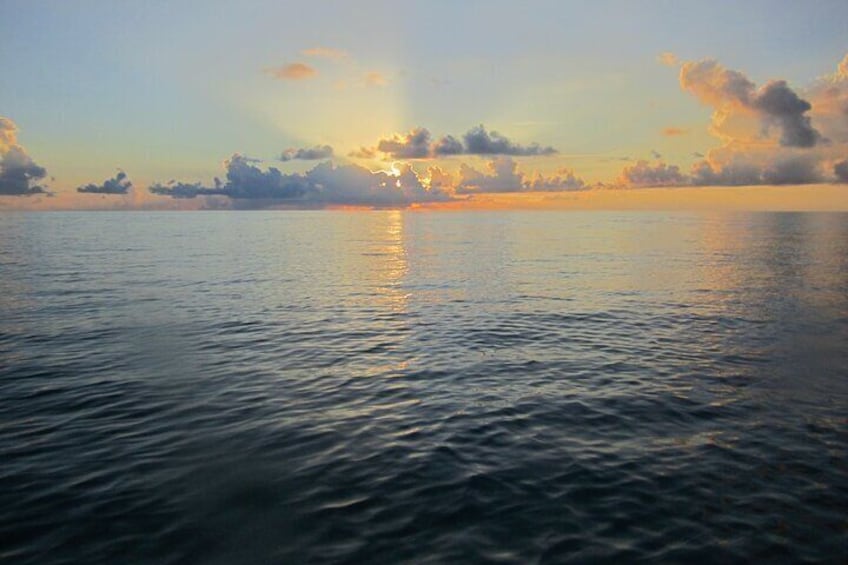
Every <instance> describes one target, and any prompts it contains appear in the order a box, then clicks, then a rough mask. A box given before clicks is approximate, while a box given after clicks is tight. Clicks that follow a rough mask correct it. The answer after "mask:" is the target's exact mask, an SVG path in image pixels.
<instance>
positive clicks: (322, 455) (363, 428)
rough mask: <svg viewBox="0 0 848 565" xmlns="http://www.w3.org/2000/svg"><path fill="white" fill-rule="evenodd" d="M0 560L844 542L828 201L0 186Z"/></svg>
mask: <svg viewBox="0 0 848 565" xmlns="http://www.w3.org/2000/svg"><path fill="white" fill-rule="evenodd" d="M0 273H2V277H1V278H0V561H2V562H3V563H7V562H8V563H37V564H51V563H212V564H218V563H300V562H309V563H325V562H340V563H374V562H377V563H390V562H416V563H418V562H424V563H446V562H462V563H466V562H468V563H471V562H505V563H534V562H540V563H560V562H575V563H584V562H591V563H597V562H615V563H623V562H636V561H646V562H656V561H662V562H696V563H698V562H706V563H710V562H712V563H729V562H741V561H753V562H800V561H809V562H835V563H841V562H844V561H845V560H846V559H848V514H846V510H848V458H846V455H847V454H846V449H847V448H848V419H846V418H848V215H844V214H842V215H840V214H832V215H828V214H750V215H745V214H740V215H694V214H636V213H631V214H618V213H586V214H582V213H547V212H533V213H524V212H511V213H484V212H476V213H455V212H454V213H429V212H428V213H415V212H397V211H386V212H371V213H346V212H269V213H264V212H245V213H236V212H226V213H223V212H219V213H215V212H208V213H200V212H198V213H68V214H64V213H61V214H60V213H43V214H17V215H16V214H5V215H0Z"/></svg>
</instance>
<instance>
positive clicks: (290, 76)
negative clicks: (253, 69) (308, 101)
mask: <svg viewBox="0 0 848 565" xmlns="http://www.w3.org/2000/svg"><path fill="white" fill-rule="evenodd" d="M267 72H268V74H270V75H271V76H273V77H274V78H276V79H280V80H305V79H308V78H312V77H314V76H315V75H317V74H318V71H317V70H315V69H314V68H313V67H310V66H309V65H307V64H305V63H291V64H288V65H284V66H282V67H278V68H276V69H269V70H268V71H267Z"/></svg>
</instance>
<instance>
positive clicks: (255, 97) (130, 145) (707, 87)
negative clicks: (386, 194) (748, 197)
mask: <svg viewBox="0 0 848 565" xmlns="http://www.w3.org/2000/svg"><path fill="white" fill-rule="evenodd" d="M846 22H848V2H845V1H844V0H841V1H829V0H818V1H815V2H800V1H798V2H787V1H776V0H770V1H753V0H746V1H745V2H738V1H733V2H698V3H696V2H686V1H674V2H671V1H669V2H660V1H655V2H647V1H646V2H634V1H598V2H592V3H589V2H565V1H562V0H559V1H551V2H514V1H513V2H495V1H479V2H477V1H465V2H447V1H445V2H439V1H433V0H430V1H427V2H402V1H397V0H395V1H393V2H363V1H357V2H318V1H316V2H298V3H295V2H280V1H274V2H271V1H267V2H266V1H242V2H222V1H216V0H203V1H191V2H189V1H182V2H179V1H168V2H159V1H148V2H107V1H103V0H100V1H97V2H85V1H74V2H66V1H52V2H51V1H38V0H26V1H23V0H22V1H17V0H3V1H2V2H0V38H2V40H0V76H2V86H0V116H2V117H3V118H5V121H4V122H0V126H2V127H0V152H2V155H3V161H2V163H0V165H2V167H3V169H2V170H0V194H5V195H10V194H19V193H21V192H35V193H38V192H39V190H42V189H43V190H46V191H50V192H53V193H55V194H56V195H57V196H60V197H63V198H65V200H63V202H65V201H67V202H69V203H71V196H73V197H74V198H77V199H83V200H80V201H84V199H85V198H95V197H96V198H99V199H102V198H103V193H118V194H120V193H124V192H129V193H132V192H133V191H135V192H142V191H143V192H144V193H145V194H146V195H147V196H146V198H147V197H151V198H152V196H151V195H150V193H149V192H148V190H147V187H148V186H150V185H153V184H154V183H160V184H159V188H160V190H159V194H160V195H164V196H159V198H164V197H166V196H175V195H179V194H176V193H174V192H173V188H174V186H176V183H172V184H170V185H168V184H167V183H168V182H169V181H172V180H174V181H176V182H179V183H186V184H185V185H184V189H185V190H186V191H188V192H185V191H184V192H183V193H182V194H181V195H182V196H195V195H198V194H199V195H200V196H201V197H204V195H206V197H209V196H211V197H219V198H230V199H232V198H234V197H244V198H246V199H251V198H256V197H260V196H261V197H270V198H277V197H281V196H282V197H283V198H286V197H289V196H292V197H294V198H301V199H302V198H306V197H308V198H312V200H313V202H314V203H316V202H317V203H322V202H324V203H332V202H338V203H342V204H344V203H353V204H357V203H365V204H368V203H370V202H371V201H372V200H374V198H373V197H374V194H376V193H378V192H379V191H380V190H381V189H383V188H389V189H391V190H398V189H402V190H403V191H404V192H403V194H402V195H395V196H392V197H391V198H385V199H383V200H381V198H383V197H382V196H380V198H379V199H377V200H376V203H389V204H392V203H409V202H412V201H428V200H437V201H439V200H443V199H450V198H452V197H454V196H455V195H457V194H474V193H482V192H487V193H488V192H502V191H504V190H508V189H512V190H515V189H522V190H524V191H535V190H545V191H572V190H581V189H586V188H590V187H594V186H595V185H596V183H599V182H601V183H605V184H606V185H610V184H615V185H617V186H633V187H637V186H653V185H677V184H684V185H691V184H695V185H712V184H719V185H740V184H744V185H748V184H787V183H788V184H796V183H797V184H801V183H814V182H815V183H832V182H834V181H837V180H840V179H841V180H843V181H846V180H848V162H846V160H848V149H846V148H848V59H846V63H844V64H843V68H842V69H841V70H840V67H839V65H840V62H842V61H843V59H844V58H845V57H846V54H848V32H846ZM780 80H783V81H786V82H785V83H780V82H769V81H780ZM481 125H482V126H483V127H482V128H481V127H479V126H481ZM493 132H497V133H498V135H494V134H493ZM446 136H451V137H446ZM381 140H382V142H381ZM281 158H282V159H281ZM327 158H330V159H331V160H332V162H333V163H334V164H333V165H326V168H325V169H322V170H318V171H317V172H316V171H315V167H316V165H317V164H318V163H322V162H324V160H325V159H327ZM640 161H643V162H641V163H640ZM393 162H396V163H397V164H395V165H394V168H393V166H392V163H393ZM403 163H409V166H411V168H410V169H409V170H408V171H406V169H405V168H404V167H406V166H407V165H404V164H403ZM842 163H846V164H845V167H844V170H843V169H842V168H840V166H841V164H842ZM348 165H354V166H348ZM270 167H273V168H275V169H278V170H279V174H277V175H276V176H273V178H272V177H271V176H268V175H269V174H271V173H269V168H270ZM359 167H365V168H366V169H368V171H376V170H378V169H383V170H384V171H386V173H382V174H383V176H382V177H379V178H376V180H374V181H373V182H372V181H371V180H368V179H365V178H364V177H363V178H361V179H360V178H359V176H361V175H360V173H361V171H360V169H359ZM431 167H436V168H437V169H436V170H435V171H433V170H428V169H431ZM119 170H121V171H125V176H124V175H119V174H118V171H119ZM310 171H312V172H310ZM843 172H844V176H842V173H843ZM292 173H298V174H297V175H293V174H292ZM406 173H408V176H409V180H407V179H401V180H400V181H397V182H396V181H395V180H393V179H395V178H396V177H397V178H399V179H400V177H401V176H402V175H403V174H406ZM116 175H117V176H116ZM228 175H229V176H228ZM358 175H359V176H358ZM216 176H217V177H220V179H221V180H220V182H219V184H218V185H217V186H216V185H215V184H213V177H216ZM357 179H358V180H357ZM107 180H108V182H107ZM4 182H5V184H4ZM337 182H338V183H347V184H345V186H349V185H350V184H351V183H353V184H356V183H360V187H361V189H362V190H361V191H360V192H358V193H357V195H356V196H355V197H353V196H352V195H351V194H348V193H345V194H346V195H345V196H340V195H342V193H343V192H344V191H345V190H347V189H346V188H345V189H342V188H338V189H337V188H335V184H334V183H337ZM109 183H111V184H109ZM130 183H131V184H130ZM196 183H200V184H196ZM189 184H190V185H191V186H194V187H195V188H194V189H193V190H194V193H192V192H191V190H192V189H190V188H188V185H189ZM255 185H261V187H260V191H259V192H258V193H253V192H252V191H253V188H252V187H254V186H255ZM401 185H402V186H401ZM508 185H512V186H508ZM410 186H412V189H410ZM22 187H24V188H22ZM38 187H42V188H38ZM316 187H317V188H316ZM77 188H82V189H83V192H94V193H96V196H92V195H90V194H80V193H78V192H77ZM86 188H87V190H86ZM435 189H438V190H439V194H438V195H434V193H433V191H434V190H435ZM316 190H318V191H319V192H321V195H322V196H321V197H320V198H318V197H312V196H309V195H313V194H314V193H315V191H316ZM410 190H411V192H410ZM169 191H170V192H169ZM204 191H206V192H204ZM363 193H367V194H366V195H365V196H363ZM304 195H307V196H304ZM110 196H111V194H110ZM33 197H38V198H41V199H43V198H44V197H43V196H39V195H38V194H31V195H29V196H19V195H17V196H0V200H3V202H5V207H10V206H14V204H9V202H10V201H12V200H14V201H21V200H27V199H30V200H31V199H33ZM119 198H120V196H119ZM71 204H72V203H71ZM69 205H70V204H69Z"/></svg>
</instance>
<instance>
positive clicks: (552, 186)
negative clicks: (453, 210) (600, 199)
mask: <svg viewBox="0 0 848 565" xmlns="http://www.w3.org/2000/svg"><path fill="white" fill-rule="evenodd" d="M486 168H487V169H488V171H487V172H481V171H478V170H477V169H475V168H473V167H471V166H469V165H467V164H465V163H463V164H462V165H460V167H459V179H458V181H457V183H456V186H455V191H456V193H457V194H477V193H485V192H519V191H523V192H560V191H570V190H583V189H586V188H588V186H587V185H586V183H585V182H584V181H583V179H581V178H578V177H577V176H576V175H575V174H574V171H573V170H571V169H566V168H563V169H560V170H559V171H557V174H555V175H553V176H550V177H545V176H543V175H541V174H539V173H534V174H532V175H530V176H526V175H525V174H524V173H522V172H521V171H519V170H518V164H517V163H516V162H515V160H513V159H512V157H510V156H506V155H504V156H498V157H495V158H494V159H492V160H491V161H489V162H488V163H487V164H486Z"/></svg>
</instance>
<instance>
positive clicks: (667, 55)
mask: <svg viewBox="0 0 848 565" xmlns="http://www.w3.org/2000/svg"><path fill="white" fill-rule="evenodd" d="M657 61H659V62H660V64H662V65H665V66H666V67H676V66H677V65H679V64H680V59H678V58H677V55H675V54H674V53H672V52H671V51H663V52H662V53H660V54H659V55H657Z"/></svg>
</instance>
